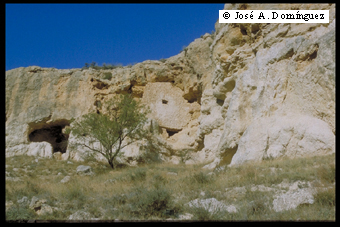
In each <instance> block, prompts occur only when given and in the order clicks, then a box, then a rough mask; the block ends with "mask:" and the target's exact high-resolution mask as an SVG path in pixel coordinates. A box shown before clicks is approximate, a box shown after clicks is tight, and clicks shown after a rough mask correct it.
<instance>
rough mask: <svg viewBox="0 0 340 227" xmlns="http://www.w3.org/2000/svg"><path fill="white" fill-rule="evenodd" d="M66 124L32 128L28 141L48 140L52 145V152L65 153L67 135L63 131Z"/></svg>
mask: <svg viewBox="0 0 340 227" xmlns="http://www.w3.org/2000/svg"><path fill="white" fill-rule="evenodd" d="M65 126H66V125H54V126H46V127H44V128H40V129H36V130H33V131H32V132H31V133H30V134H29V136H28V138H29V141H30V142H43V141H45V142H48V143H50V144H51V145H52V148H53V153H55V152H61V153H65V152H66V149H67V145H68V137H69V135H67V134H64V133H63V131H62V130H63V128H64V127H65Z"/></svg>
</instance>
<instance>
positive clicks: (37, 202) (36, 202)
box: [29, 196, 46, 211]
mask: <svg viewBox="0 0 340 227" xmlns="http://www.w3.org/2000/svg"><path fill="white" fill-rule="evenodd" d="M45 203H46V199H39V198H38V197H36V196H33V197H32V200H31V203H30V204H29V208H30V209H32V210H34V211H38V210H40V209H41V207H42V205H43V204H45Z"/></svg>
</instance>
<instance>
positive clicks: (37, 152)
mask: <svg viewBox="0 0 340 227" xmlns="http://www.w3.org/2000/svg"><path fill="white" fill-rule="evenodd" d="M27 155H29V156H39V157H45V158H52V157H53V156H52V146H51V144H50V143H48V142H39V143H35V142H33V143H30V145H29V147H28V151H27Z"/></svg>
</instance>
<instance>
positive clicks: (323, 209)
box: [6, 155, 335, 221]
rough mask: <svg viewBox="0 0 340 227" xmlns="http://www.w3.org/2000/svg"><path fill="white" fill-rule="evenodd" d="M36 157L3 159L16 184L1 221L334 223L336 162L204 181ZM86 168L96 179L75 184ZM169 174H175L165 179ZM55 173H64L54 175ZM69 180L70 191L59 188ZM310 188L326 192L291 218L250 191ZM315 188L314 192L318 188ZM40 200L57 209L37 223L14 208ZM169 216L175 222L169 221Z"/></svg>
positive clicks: (183, 171) (221, 174)
mask: <svg viewBox="0 0 340 227" xmlns="http://www.w3.org/2000/svg"><path fill="white" fill-rule="evenodd" d="M35 160H36V158H35V157H29V156H17V157H10V158H6V165H7V167H6V172H8V173H9V174H10V175H11V177H19V178H20V179H21V181H9V180H6V201H12V202H13V206H12V207H11V208H10V209H8V210H7V211H6V219H7V220H10V219H14V220H17V219H45V220H52V219H53V220H55V219H57V220H60V219H61V220H65V219H68V217H69V216H70V215H71V214H73V213H75V212H76V211H78V210H84V211H86V212H88V213H90V214H91V216H92V217H93V218H100V219H107V220H112V219H120V220H140V219H148V220H164V219H166V218H173V219H176V217H178V216H177V215H178V214H184V213H192V214H193V215H194V219H197V220H333V221H334V220H335V185H334V182H335V155H329V156H323V157H312V158H304V159H302V158H301V159H294V160H290V159H281V160H267V161H264V162H262V163H257V164H247V165H243V166H239V167H228V168H226V169H225V170H223V171H215V172H214V174H208V173H209V172H211V171H209V170H205V169H202V166H203V165H184V164H179V165H173V164H164V163H163V164H162V163H156V164H145V165H141V166H139V167H124V168H119V169H115V170H112V169H111V168H110V167H109V165H106V164H103V163H97V162H94V161H88V162H86V163H77V162H75V161H72V162H73V163H72V164H68V163H67V161H55V160H53V159H39V160H38V162H36V161H35ZM79 165H89V166H91V167H92V168H93V171H94V173H95V175H94V176H78V175H77V174H76V168H77V166H79ZM169 172H172V173H177V175H175V174H168V173H169ZM58 173H61V174H60V175H58ZM67 175H68V176H70V177H71V180H70V181H69V182H68V183H65V184H62V183H60V181H61V180H62V179H63V178H64V177H65V176H67ZM284 179H285V180H286V181H288V182H295V181H297V180H300V181H315V182H319V184H320V185H323V186H324V187H329V189H327V190H321V189H320V190H319V191H318V192H317V193H316V194H315V196H314V198H315V203H314V204H311V205H303V206H299V207H298V208H297V209H296V210H289V211H285V212H275V211H273V210H272V209H271V203H272V201H273V192H260V191H254V192H252V191H251V190H250V187H251V186H252V185H260V184H261V185H265V186H267V187H270V186H272V185H273V184H274V185H275V184H279V183H281V182H282V181H283V180H284ZM320 185H317V186H320ZM243 186H244V187H246V189H247V192H246V193H245V194H243V195H240V196H239V197H237V196H233V195H228V194H226V188H233V187H243ZM23 196H27V197H28V199H29V200H31V199H32V197H33V196H37V197H39V198H42V199H46V200H47V202H46V203H47V204H48V205H50V206H51V207H57V208H60V210H58V211H54V213H53V214H46V215H42V216H38V215H37V214H36V213H35V212H32V211H31V210H29V208H28V205H27V206H24V207H22V206H19V204H18V202H17V201H18V200H19V199H21V198H22V197H23ZM197 198H204V199H205V198H216V199H217V200H219V201H223V202H225V203H226V204H235V205H236V206H237V207H238V212H237V213H227V212H222V213H216V214H213V215H212V214H210V213H209V212H208V213H207V212H206V211H205V210H204V209H203V210H202V209H192V208H191V209H190V208H189V207H188V206H186V205H185V204H186V203H188V202H189V201H191V200H193V199H197ZM166 210H173V211H174V214H171V215H169V214H167V213H166Z"/></svg>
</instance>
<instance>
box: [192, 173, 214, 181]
mask: <svg viewBox="0 0 340 227" xmlns="http://www.w3.org/2000/svg"><path fill="white" fill-rule="evenodd" d="M212 178H213V177H212V176H209V175H207V174H206V173H203V172H198V173H195V174H194V175H192V176H191V181H192V182H196V183H199V184H207V183H210V182H212Z"/></svg>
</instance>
